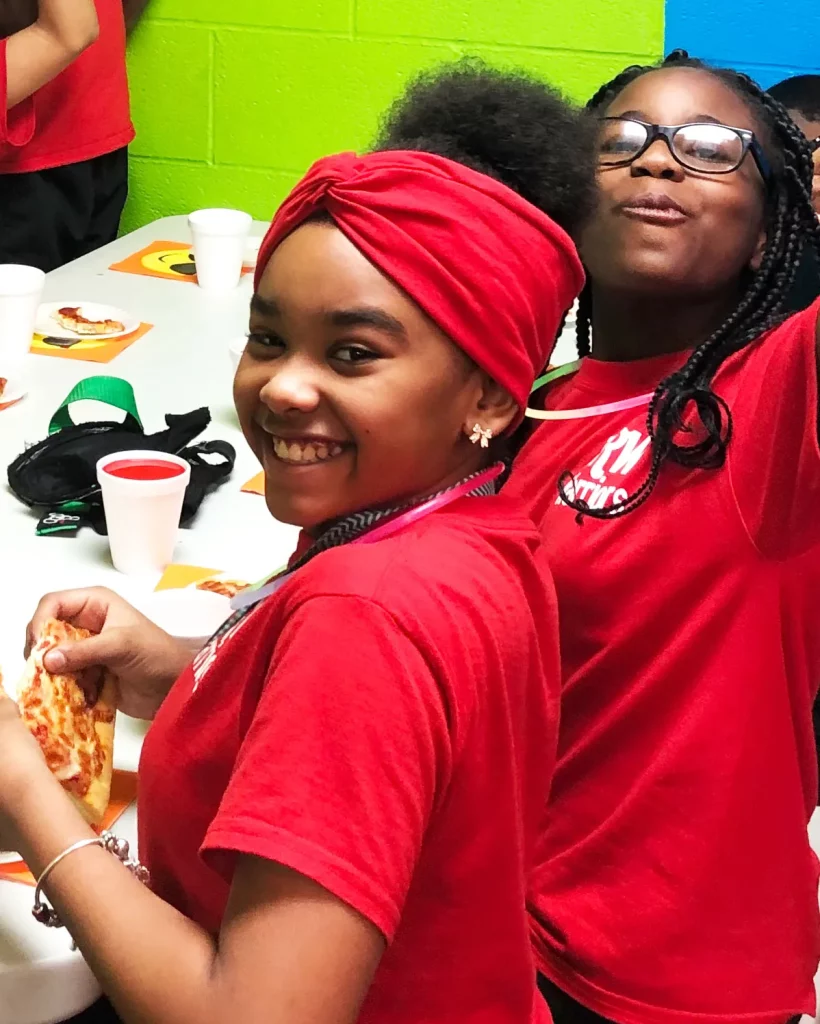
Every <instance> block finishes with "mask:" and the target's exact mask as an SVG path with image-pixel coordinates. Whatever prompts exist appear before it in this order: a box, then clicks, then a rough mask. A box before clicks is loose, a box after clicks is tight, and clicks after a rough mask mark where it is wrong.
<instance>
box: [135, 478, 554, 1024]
mask: <svg viewBox="0 0 820 1024" xmlns="http://www.w3.org/2000/svg"><path fill="white" fill-rule="evenodd" d="M539 552H540V544H539V541H538V537H537V532H536V530H535V528H534V526H533V524H532V522H531V521H530V520H529V519H528V518H527V516H526V515H525V514H523V513H522V512H521V509H520V507H519V506H518V505H517V503H514V502H512V501H510V500H509V499H507V498H506V497H504V496H503V495H502V496H498V497H490V498H464V499H461V500H459V501H457V502H455V503H454V504H453V505H452V506H450V507H448V508H446V509H444V510H442V511H439V512H436V513H434V514H432V515H429V516H427V517H426V518H425V519H422V520H421V521H420V522H418V523H416V524H415V525H413V526H408V527H407V528H406V529H404V530H402V531H401V532H399V533H397V534H394V535H393V536H392V537H388V538H386V539H383V540H381V541H377V542H375V543H371V544H352V545H349V546H346V547H341V548H335V549H333V550H330V551H326V552H324V553H323V554H320V555H318V556H317V557H316V558H314V559H313V560H312V561H311V562H309V563H308V564H307V565H306V566H305V567H304V568H302V569H300V570H298V571H297V572H296V573H295V574H294V575H293V577H292V578H291V579H289V580H288V581H287V582H286V583H285V584H284V586H283V587H282V588H281V589H280V590H279V591H278V592H277V593H276V594H275V595H274V596H273V597H270V598H268V599H267V600H266V601H265V602H264V603H263V604H261V605H260V606H258V607H257V609H256V610H255V611H254V612H253V613H251V614H250V615H249V616H248V617H246V618H245V620H243V621H242V623H241V624H240V625H239V626H238V627H237V628H236V630H235V632H233V634H230V635H228V636H227V637H226V638H225V639H224V640H223V641H222V643H221V645H219V646H215V645H211V646H209V647H207V648H206V649H205V651H204V652H203V653H202V654H201V655H200V657H199V658H198V659H197V660H196V662H195V663H194V666H193V669H189V670H188V671H187V672H186V673H185V674H184V675H183V676H182V677H181V679H180V680H179V681H178V682H177V684H176V685H175V687H174V688H173V690H172V691H171V693H170V695H169V696H168V698H167V699H166V701H165V703H164V704H163V706H162V708H161V709H160V711H159V714H158V715H157V718H156V720H155V721H154V723H153V725H152V726H151V729H150V731H149V733H148V736H147V738H146V742H145V747H144V751H143V756H142V762H141V765H140V808H139V821H140V844H139V848H140V854H141V856H142V857H143V858H144V860H145V862H146V863H147V865H148V867H149V868H150V870H151V876H152V885H153V887H154V889H155V891H156V892H157V893H158V894H159V895H160V896H161V897H162V898H163V899H165V900H167V901H168V902H169V903H171V904H173V905H174V906H175V907H177V908H178V909H179V910H180V911H181V912H182V913H184V914H186V915H187V916H188V917H190V918H192V919H193V920H194V921H197V922H198V923H199V924H200V925H201V926H202V927H204V928H206V929H207V930H208V931H210V932H211V933H216V932H218V930H219V926H220V922H221V919H222V916H223V913H224V910H225V904H226V900H227V896H228V890H229V885H230V881H231V875H232V871H233V866H234V863H235V860H236V853H237V852H239V853H246V854H253V855H256V856H260V857H264V858H267V859H268V860H271V861H276V862H279V863H281V864H285V865H287V866H289V867H291V868H293V869H294V870H296V871H299V872H301V873H302V874H303V875H306V876H308V877H309V878H312V879H313V880H314V881H316V882H318V883H319V884H320V885H322V886H324V887H325V888H326V889H328V890H329V891H330V892H332V893H334V894H335V895H336V896H337V897H338V898H339V899H340V900H343V901H344V902H346V903H348V904H349V905H350V906H352V907H354V908H355V909H356V910H357V911H358V912H359V913H360V914H362V915H363V916H364V917H366V918H367V919H368V920H369V921H371V922H372V923H373V924H374V925H375V926H376V927H377V928H378V929H379V930H380V931H381V932H382V933H383V935H384V936H385V938H386V939H387V941H388V943H389V945H388V948H387V950H386V952H385V953H384V956H383V957H382V960H381V963H380V965H379V968H378V970H377V972H376V975H375V978H374V981H373V985H372V987H371V989H370V992H369V994H368V996H367V999H366V1001H365V1003H364V1006H363V1008H362V1011H361V1015H360V1017H359V1021H360V1022H361V1024H419V1022H422V1021H423V1022H424V1024H535V1022H538V1024H545V1022H548V1021H549V1013H548V1010H547V1008H546V1004H545V1003H544V1001H543V999H542V998H541V997H540V996H539V995H538V993H537V991H536V988H535V965H534V963H533V958H532V950H531V944H530V939H529V927H528V921H527V913H526V875H527V873H528V870H529V869H530V868H531V867H532V865H533V863H534V853H535V842H536V838H537V836H538V834H539V832H540V828H541V827H542V825H543V815H544V810H545V806H546V798H547V792H548V789H549V781H550V778H551V775H552V768H553V765H554V761H555V749H556V744H557V709H558V702H559V696H560V670H559V657H558V629H557V623H556V609H555V595H554V591H553V589H552V585H551V583H550V581H549V576H548V572H547V570H546V565H545V564H544V563H541V564H539V560H540V559H541V557H542V556H541V555H540V553H539ZM546 622H551V623H552V627H551V628H546V625H545V624H546ZM200 854H202V856H200ZM271 1014H272V1019H275V1018H276V1012H275V1007H274V1008H272V1010H271Z"/></svg>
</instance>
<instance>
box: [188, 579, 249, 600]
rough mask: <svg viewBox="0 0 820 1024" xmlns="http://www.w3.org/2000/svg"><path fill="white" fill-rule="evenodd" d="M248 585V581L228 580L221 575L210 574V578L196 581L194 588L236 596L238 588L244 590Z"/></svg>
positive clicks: (224, 595)
mask: <svg viewBox="0 0 820 1024" xmlns="http://www.w3.org/2000/svg"><path fill="white" fill-rule="evenodd" d="M249 586H250V583H246V582H245V581H244V580H229V579H223V578H222V577H221V576H212V577H210V579H207V580H201V581H200V582H199V583H197V585H196V589H197V590H205V591H208V593H211V594H219V595H220V596H221V597H236V595H237V594H238V593H239V591H240V590H246V589H247V588H248V587H249Z"/></svg>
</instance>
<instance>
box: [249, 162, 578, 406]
mask: <svg viewBox="0 0 820 1024" xmlns="http://www.w3.org/2000/svg"><path fill="white" fill-rule="evenodd" d="M319 210H326V211H327V212H328V213H329V214H330V216H331V217H332V218H333V221H334V222H335V224H336V226H337V227H338V228H339V229H340V230H341V231H342V232H343V233H344V234H345V235H346V236H347V238H348V239H349V240H350V241H351V242H352V243H353V244H354V245H355V246H356V248H357V249H359V251H360V252H361V253H363V254H364V255H365V256H366V257H367V259H368V260H370V262H371V263H373V264H374V265H375V266H376V267H378V269H379V270H380V271H382V273H383V274H386V275H387V277H389V278H391V279H392V280H393V281H394V282H395V283H396V284H397V285H398V286H399V287H400V288H402V289H403V290H404V291H405V292H406V293H407V294H408V295H409V296H410V297H411V298H412V299H413V300H414V301H415V302H416V303H417V304H418V305H419V306H421V308H422V309H423V310H424V311H425V312H426V313H427V315H428V316H429V317H430V318H431V319H432V320H434V321H435V323H436V324H438V326H439V327H440V328H441V329H442V330H443V331H444V332H445V333H446V334H447V335H448V336H449V337H450V338H451V339H452V341H453V342H455V344H456V345H458V346H459V347H460V348H462V349H463V350H464V351H465V352H466V353H467V354H468V355H469V356H470V357H471V358H472V359H473V360H474V361H475V362H476V363H477V364H478V365H479V366H480V367H482V368H483V369H484V370H486V371H487V373H489V374H490V376H491V377H492V378H493V379H494V380H495V381H497V382H498V383H499V384H501V385H502V386H503V387H505V388H506V389H507V390H508V391H509V392H510V394H511V395H512V396H513V398H514V399H515V401H516V402H517V403H518V406H519V408H520V409H522V410H523V409H524V408H525V407H526V404H527V396H528V395H529V392H530V388H531V387H532V383H533V381H534V380H535V378H536V377H537V375H538V374H539V373H540V371H541V370H542V369H543V368H544V366H545V365H546V363H547V361H548V359H549V356H550V353H551V351H552V347H553V344H554V342H555V335H556V333H557V330H558V326H559V324H560V322H561V317H562V316H563V315H564V313H565V312H566V310H567V309H569V307H570V306H571V305H572V302H573V300H574V299H575V297H576V296H577V294H578V293H579V291H580V290H581V287H582V285H583V283H584V273H583V270H582V268H581V262H580V260H579V259H578V254H577V253H576V251H575V246H574V245H573V244H572V241H571V240H570V238H569V236H568V235H567V234H566V232H565V231H563V230H562V229H561V228H560V227H559V226H558V225H557V224H556V223H555V222H554V221H552V220H551V219H550V218H549V217H547V216H546V214H544V213H541V211H540V210H538V209H536V207H534V206H533V205H532V204H531V203H528V202H527V201H526V200H525V199H523V198H522V197H521V196H519V195H518V194H517V193H516V192H513V190H512V189H510V188H507V186H506V185H502V184H501V182H498V181H496V180H495V179H493V178H490V177H488V176H487V175H486V174H479V173H478V172H477V171H472V170H470V169H469V168H468V167H464V166H463V165H462V164H458V163H455V162H454V161H452V160H447V159H445V158H444V157H440V156H433V155H431V154H429V153H416V152H409V151H401V150H394V151H386V152H382V153H370V154H368V155H367V156H356V154H355V153H341V154H339V155H338V156H331V157H326V158H325V159H323V160H319V161H318V162H317V163H315V164H314V165H313V167H311V169H310V170H309V171H308V173H307V174H306V176H305V177H304V178H303V179H302V181H301V182H300V183H299V184H298V185H297V186H296V187H295V188H294V190H293V191H292V192H291V194H290V195H289V196H288V198H287V199H286V200H285V201H284V203H282V205H281V206H280V208H279V210H278V212H277V214H276V216H275V217H274V219H273V223H272V224H271V227H270V229H269V231H268V233H267V235H266V236H265V240H264V241H263V243H262V246H261V249H260V251H259V261H258V264H257V270H256V282H255V283H256V287H257V288H258V286H259V279H260V278H261V276H262V274H263V273H264V270H265V267H266V265H267V263H268V261H269V260H270V258H271V255H272V253H273V251H274V249H275V248H276V246H277V245H279V243H280V242H281V241H282V240H283V239H284V238H285V237H286V236H287V235H288V234H290V232H292V231H293V230H294V229H295V228H297V227H298V226H299V225H300V224H301V223H302V222H303V221H305V220H306V219H307V218H309V217H310V216H311V215H312V214H314V213H316V212H317V211H319Z"/></svg>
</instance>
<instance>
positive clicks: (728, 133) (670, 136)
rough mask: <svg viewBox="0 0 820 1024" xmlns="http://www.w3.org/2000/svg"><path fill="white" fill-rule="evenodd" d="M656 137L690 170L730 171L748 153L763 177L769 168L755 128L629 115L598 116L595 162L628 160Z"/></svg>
mask: <svg viewBox="0 0 820 1024" xmlns="http://www.w3.org/2000/svg"><path fill="white" fill-rule="evenodd" d="M659 138H663V139H665V140H666V144H667V146H668V147H669V152H670V153H671V154H672V156H673V157H674V158H675V160H677V162H678V163H679V164H680V165H681V167H686V168H687V169H688V170H690V171H699V172H701V173H703V174H731V172H732V171H736V170H737V169H738V167H740V165H741V164H742V163H743V161H744V160H745V159H746V154H747V153H749V152H750V153H751V154H752V157H753V158H754V161H755V163H756V164H757V167H758V170H759V171H760V174H761V176H762V177H763V179H764V181H768V180H769V179H770V178H771V174H772V169H771V165H770V164H769V161H768V160H767V159H766V155H765V153H764V152H763V149H762V148H761V146H760V143H759V142H758V141H757V139H756V138H755V136H754V132H750V131H748V130H747V129H746V128H730V127H729V126H728V125H725V124H715V123H714V122H712V121H704V122H702V123H699V122H696V123H693V124H677V125H668V124H646V123H645V122H644V121H636V120H634V119H633V118H631V117H604V118H601V133H600V136H599V139H598V163H599V165H600V166H602V167H623V166H626V164H631V163H632V161H633V160H636V159H637V158H638V157H639V156H640V155H641V154H642V153H645V152H646V150H647V149H649V147H650V146H651V145H652V143H653V142H654V141H655V140H656V139H659Z"/></svg>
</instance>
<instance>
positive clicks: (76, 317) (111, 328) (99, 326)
mask: <svg viewBox="0 0 820 1024" xmlns="http://www.w3.org/2000/svg"><path fill="white" fill-rule="evenodd" d="M51 318H52V319H53V320H56V321H57V323H58V324H59V325H60V326H61V327H65V329H66V330H67V331H73V332H74V333H75V334H115V333H117V332H118V331H124V330H125V324H123V323H121V322H120V321H119V320H89V319H87V318H86V317H84V316H83V315H82V314H81V313H80V307H79V306H63V308H62V309H58V310H57V312H56V313H52V314H51Z"/></svg>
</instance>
